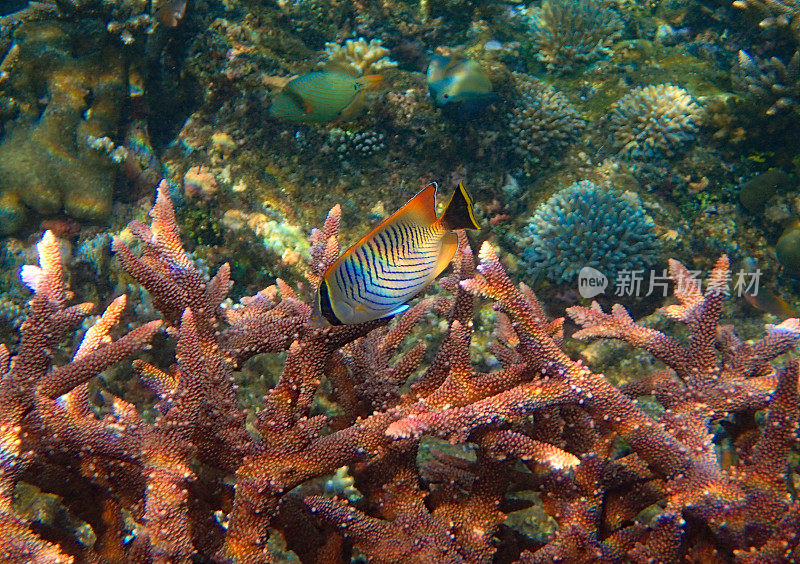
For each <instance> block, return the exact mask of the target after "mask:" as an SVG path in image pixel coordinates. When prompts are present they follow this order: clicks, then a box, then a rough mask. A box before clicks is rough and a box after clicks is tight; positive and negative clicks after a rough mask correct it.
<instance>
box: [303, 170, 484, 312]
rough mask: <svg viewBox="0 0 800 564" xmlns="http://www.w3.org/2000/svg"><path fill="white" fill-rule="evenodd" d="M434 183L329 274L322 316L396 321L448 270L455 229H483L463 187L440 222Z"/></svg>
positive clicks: (324, 283)
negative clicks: (418, 295)
mask: <svg viewBox="0 0 800 564" xmlns="http://www.w3.org/2000/svg"><path fill="white" fill-rule="evenodd" d="M436 190H437V184H436V183H435V182H434V183H431V184H429V185H428V186H426V187H425V188H424V189H423V190H422V191H420V192H419V193H418V194H417V195H416V196H414V197H413V198H412V199H411V200H409V201H408V203H406V205H404V206H403V207H402V208H400V209H399V210H397V211H396V212H395V213H394V214H392V215H391V216H390V217H389V218H387V219H386V220H384V221H383V222H381V224H380V225H378V226H377V227H375V228H374V229H373V230H372V231H370V232H369V233H367V234H366V235H364V237H362V238H361V239H360V240H359V241H358V242H357V243H356V244H355V245H353V246H352V247H350V248H349V249H348V250H347V251H345V252H344V253H343V254H342V255H341V256H340V257H339V259H338V260H337V261H336V262H335V263H333V264H332V265H331V266H330V268H328V270H327V271H326V272H325V274H324V275H323V278H322V283H321V284H320V288H319V307H320V311H321V313H322V315H323V316H324V317H325V318H326V319H327V320H328V321H329V322H330V323H331V324H333V325H342V324H352V323H363V322H365V321H371V320H373V319H381V318H383V317H391V316H393V315H396V314H398V313H400V312H402V311H405V310H406V309H408V307H409V306H408V302H409V301H411V300H412V299H413V298H414V296H416V295H417V294H419V293H420V292H421V291H422V290H424V289H425V287H426V286H427V285H428V284H429V283H430V282H432V281H433V280H434V279H435V278H436V277H437V276H439V274H441V273H442V271H443V270H444V269H445V268H447V265H448V264H450V261H451V260H452V259H453V256H454V255H455V253H456V249H457V248H458V236H457V235H456V234H455V233H454V232H453V231H454V230H456V229H480V227H479V226H478V224H477V222H476V221H475V216H474V214H473V210H472V200H471V198H470V197H469V194H467V191H466V190H465V189H464V185H463V184H461V183H459V185H458V188H457V189H456V191H455V193H454V194H453V196H452V197H451V198H450V202H449V203H448V204H447V207H446V208H445V210H444V212H443V213H442V215H441V216H439V217H436V208H435V205H436Z"/></svg>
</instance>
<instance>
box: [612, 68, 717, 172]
mask: <svg viewBox="0 0 800 564" xmlns="http://www.w3.org/2000/svg"><path fill="white" fill-rule="evenodd" d="M703 114H704V111H703V108H702V107H701V106H700V105H699V104H698V103H697V102H695V101H694V99H693V98H692V96H691V95H690V94H689V92H687V91H686V90H685V89H683V88H680V87H678V86H674V85H672V84H669V83H667V84H658V85H650V86H639V87H638V88H634V89H633V90H631V91H630V92H629V93H628V94H626V95H625V96H623V97H622V98H620V99H619V101H618V102H617V103H616V104H614V105H613V106H612V108H611V111H610V112H609V113H608V114H606V115H605V117H604V118H603V121H604V123H605V126H606V129H607V132H608V137H609V141H610V142H611V144H612V145H613V147H614V148H615V149H616V150H617V151H618V153H619V154H620V155H622V156H627V157H631V158H634V159H642V158H669V157H674V156H676V155H678V154H679V153H680V152H681V151H682V150H684V149H685V148H686V145H687V144H688V143H689V142H690V141H693V140H694V139H695V137H696V136H697V133H698V131H699V129H700V125H701V124H702V121H703Z"/></svg>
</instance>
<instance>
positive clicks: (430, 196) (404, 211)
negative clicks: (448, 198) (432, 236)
mask: <svg viewBox="0 0 800 564" xmlns="http://www.w3.org/2000/svg"><path fill="white" fill-rule="evenodd" d="M438 188H439V185H438V184H436V183H435V182H431V183H430V184H428V185H427V186H426V187H425V188H423V189H422V190H420V191H419V192H417V195H416V196H414V197H413V198H411V199H410V200H409V201H408V202H406V204H405V205H404V206H403V207H402V208H400V209H399V210H397V211H396V212H394V213H393V214H392V215H390V216H389V217H388V218H387V219H386V220H384V221H383V222H381V224H380V225H378V226H377V227H376V228H375V229H373V231H372V232H370V233H369V234H368V235H367V237H369V236H370V235H371V234H372V233H373V232H375V231H377V230H378V229H380V228H382V227H386V226H387V225H390V224H394V223H396V222H397V221H399V220H401V219H405V220H411V221H414V222H417V223H420V224H422V225H423V226H425V227H428V226H430V225H433V223H434V222H435V221H436V190H437V189H438ZM365 238H366V237H365Z"/></svg>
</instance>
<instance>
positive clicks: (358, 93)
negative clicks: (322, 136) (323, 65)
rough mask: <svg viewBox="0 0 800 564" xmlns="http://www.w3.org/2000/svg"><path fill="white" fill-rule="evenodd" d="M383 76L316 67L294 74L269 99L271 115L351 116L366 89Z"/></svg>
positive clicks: (306, 119)
mask: <svg viewBox="0 0 800 564" xmlns="http://www.w3.org/2000/svg"><path fill="white" fill-rule="evenodd" d="M381 80H383V77H382V76H381V75H379V74H369V75H365V76H361V77H354V76H351V75H349V74H347V73H345V72H337V71H331V70H320V71H314V72H309V73H306V74H303V75H300V76H297V77H295V78H293V79H292V80H290V81H289V82H287V83H286V86H284V87H283V90H281V92H280V93H279V94H278V95H277V96H275V97H274V98H273V100H272V105H271V106H270V108H269V113H270V115H272V116H273V117H275V118H278V119H285V120H289V121H299V122H330V121H336V120H342V121H344V120H348V119H351V118H353V117H355V116H356V115H357V114H358V112H359V111H360V110H361V108H362V106H363V105H364V100H365V99H366V91H367V90H369V89H370V88H373V87H374V86H377V85H378V84H380V82H381Z"/></svg>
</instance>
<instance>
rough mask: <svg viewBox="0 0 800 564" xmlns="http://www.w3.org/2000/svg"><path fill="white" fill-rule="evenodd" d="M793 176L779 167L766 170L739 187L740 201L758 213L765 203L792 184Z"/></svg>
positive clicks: (749, 209)
mask: <svg viewBox="0 0 800 564" xmlns="http://www.w3.org/2000/svg"><path fill="white" fill-rule="evenodd" d="M791 180H792V179H791V177H790V176H789V175H788V174H786V173H785V172H783V171H782V170H781V169H779V168H771V169H769V170H768V171H766V172H762V173H761V174H757V175H756V176H754V177H753V178H751V179H750V180H748V181H747V182H745V183H744V184H742V187H741V188H740V189H739V202H741V204H742V206H744V208H745V209H746V210H747V211H749V212H751V213H758V212H760V211H761V210H763V209H764V204H766V203H767V200H769V199H770V198H772V197H773V196H774V195H775V194H777V193H778V191H779V190H781V189H785V188H787V187H788V186H789V185H790V184H791Z"/></svg>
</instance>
